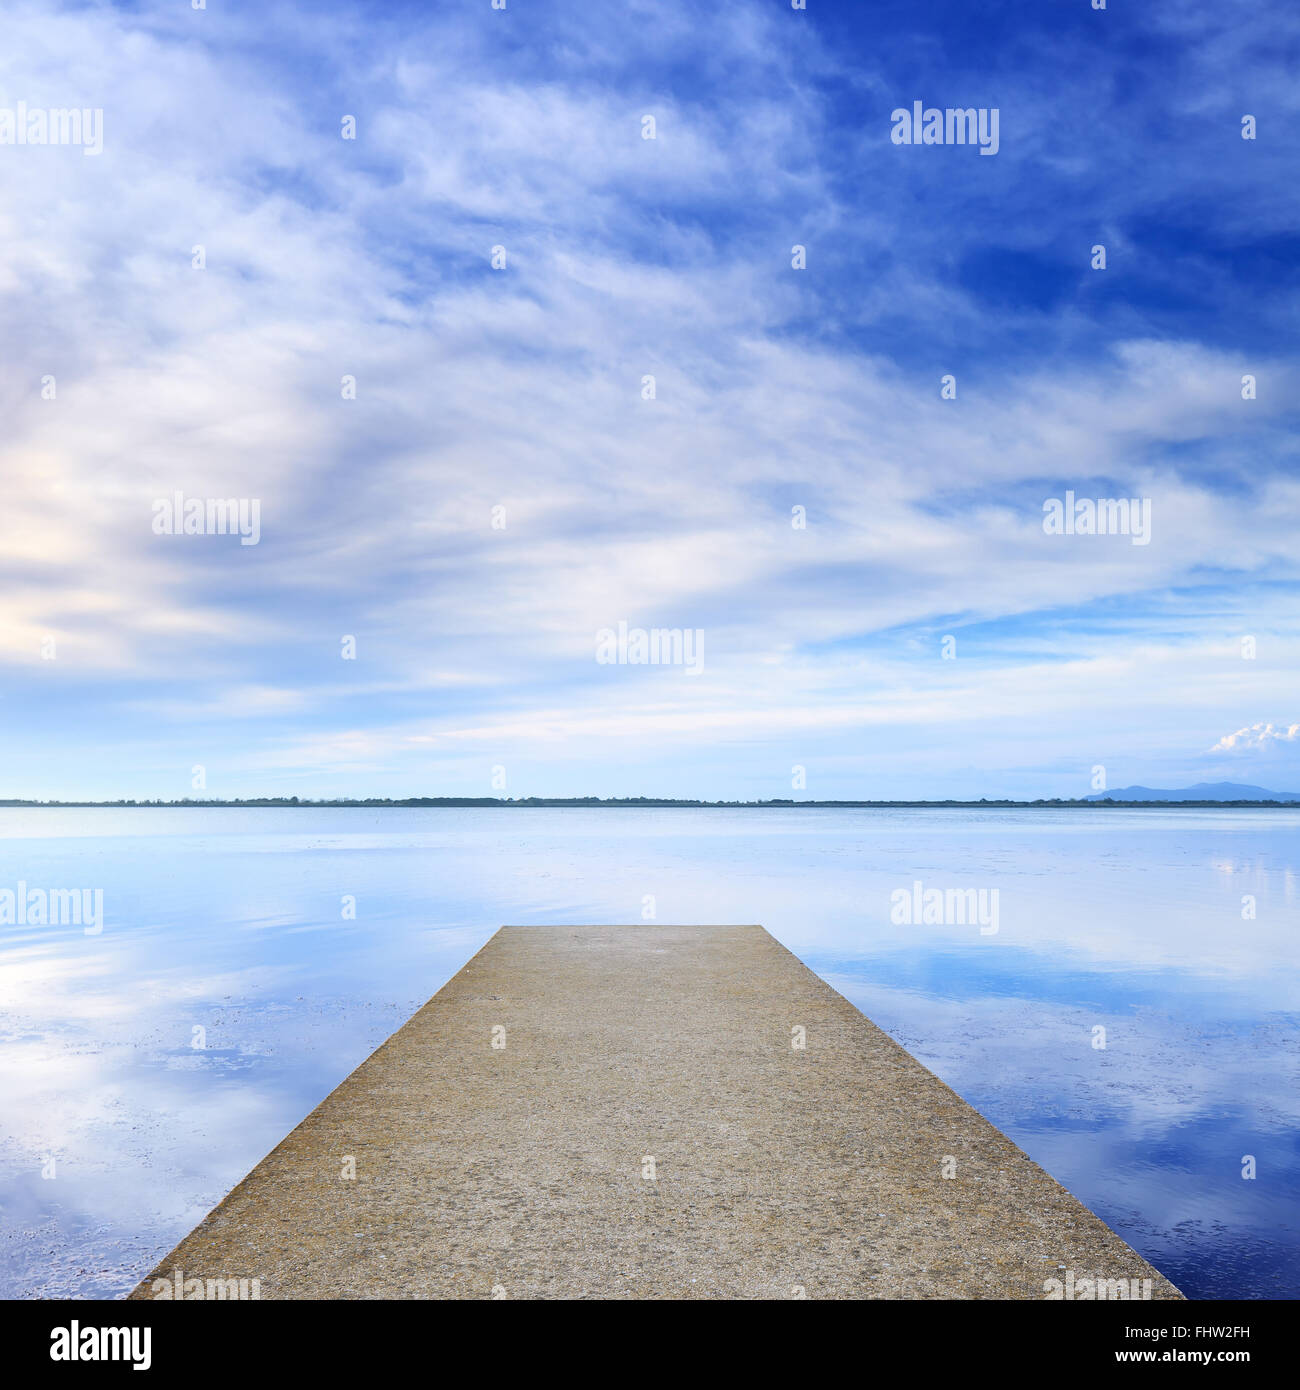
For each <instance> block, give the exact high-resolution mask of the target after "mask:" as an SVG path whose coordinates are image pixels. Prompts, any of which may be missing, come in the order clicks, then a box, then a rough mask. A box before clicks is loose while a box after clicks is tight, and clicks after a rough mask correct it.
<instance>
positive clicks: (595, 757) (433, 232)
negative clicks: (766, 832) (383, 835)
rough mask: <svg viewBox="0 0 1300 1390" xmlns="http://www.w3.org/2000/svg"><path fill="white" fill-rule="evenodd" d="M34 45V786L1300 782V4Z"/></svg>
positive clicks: (521, 790)
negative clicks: (917, 107)
mask: <svg viewBox="0 0 1300 1390" xmlns="http://www.w3.org/2000/svg"><path fill="white" fill-rule="evenodd" d="M5 40H6V41H5V43H4V45H3V48H0V180H3V185H2V186H3V189H4V196H3V198H2V199H0V248H2V249H0V322H2V323H3V326H4V331H3V333H2V334H0V418H2V419H3V428H2V429H0V484H2V485H3V498H4V512H3V521H2V522H0V528H2V531H3V536H4V544H3V546H0V660H2V661H3V667H4V669H3V671H2V672H0V731H2V742H0V749H2V750H3V757H2V759H0V767H2V768H3V774H4V775H3V778H0V796H13V797H37V798H77V797H87V798H113V797H140V798H144V797H163V798H179V797H186V796H198V795H203V796H211V797H239V796H258V795H283V796H299V797H304V798H306V797H325V796H394V797H399V796H408V795H417V796H418V795H423V796H438V795H452V796H460V795H472V796H488V795H502V796H530V795H538V796H545V795H558V796H563V795H597V796H635V795H647V796H686V797H701V798H723V799H727V798H738V799H748V798H766V797H792V796H793V797H796V798H801V797H808V798H855V797H863V798H910V797H948V796H953V797H981V796H988V797H1000V796H1010V797H1030V798H1032V797H1040V796H1044V797H1050V796H1081V795H1088V794H1090V793H1091V792H1092V791H1094V790H1096V789H1098V787H1099V786H1101V787H1107V788H1116V787H1121V786H1126V785H1129V784H1133V783H1141V784H1145V785H1148V786H1182V785H1186V784H1189V783H1193V782H1197V781H1203V780H1211V781H1216V780H1232V781H1239V782H1248V783H1252V784H1258V785H1263V786H1267V787H1272V788H1274V789H1278V790H1300V723H1298V721H1300V682H1297V679H1296V673H1297V665H1298V663H1300V607H1298V606H1297V596H1298V595H1300V448H1298V446H1297V434H1296V426H1297V423H1298V421H1300V390H1297V368H1298V366H1300V361H1298V354H1297V348H1296V342H1297V335H1296V328H1297V306H1298V305H1300V294H1298V290H1300V215H1298V203H1300V190H1298V186H1297V180H1296V170H1297V168H1298V167H1300V133H1298V132H1300V124H1298V120H1300V83H1297V82H1296V80H1295V74H1296V67H1297V61H1298V59H1300V11H1297V10H1295V9H1294V8H1292V7H1287V6H1283V5H1272V6H1264V7H1260V6H1258V5H1256V4H1255V3H1253V0H1219V2H1218V3H1213V4H1210V3H1203V2H1202V3H1195V4H1192V3H1185V0H1168V3H1153V4H1143V5H1140V6H1138V5H1131V4H1128V3H1113V4H1111V5H1110V7H1109V8H1107V9H1105V10H1100V11H1098V10H1093V9H1092V8H1090V6H1089V4H1088V2H1087V0H1072V3H1052V4H1044V3H1038V2H1037V0H1035V3H1027V2H1026V3H1000V4H996V5H995V4H988V5H983V4H977V5H972V4H970V3H969V0H954V2H953V3H924V0H908V3H883V4H882V3H873V4H872V5H870V6H866V5H855V4H835V3H830V0H808V4H807V8H806V9H803V10H796V9H794V8H793V7H792V6H791V5H789V4H787V3H783V2H782V0H761V2H760V0H752V2H751V0H731V2H730V3H727V4H725V5H701V4H699V3H697V0H689V2H683V3H676V2H675V0H653V3H652V2H651V0H640V3H633V2H628V3H612V4H609V5H601V6H596V5H583V6H575V5H572V4H568V5H564V4H551V3H540V2H539V0H506V6H505V8H504V9H494V8H493V6H492V3H491V0H459V2H458V3H448V4H419V5H403V4H400V3H384V4H376V5H369V4H364V3H360V4H348V5H333V4H325V3H320V4H312V5H306V4H301V3H300V4H297V5H285V4H279V3H269V4H257V5H249V4H236V3H228V2H227V0H208V3H207V4H206V7H205V8H202V9H197V10H196V9H193V8H192V7H187V6H183V5H181V4H179V3H176V0H168V3H140V4H119V5H109V4H74V5H66V6H60V5H55V4H51V3H42V4H30V3H25V0H17V3H15V4H13V5H11V6H8V7H7V9H6V18H5ZM914 102H920V103H922V109H923V111H924V109H926V108H931V107H933V108H938V109H940V110H944V109H946V108H949V107H951V108H954V109H956V108H961V109H965V108H975V109H976V110H977V111H978V110H981V109H982V110H983V111H984V112H985V113H986V115H987V114H988V113H992V112H994V111H996V112H997V120H998V140H997V147H996V153H992V152H990V153H988V154H985V153H983V152H982V150H981V148H980V147H979V146H977V145H976V146H973V145H971V144H955V143H951V144H950V143H929V144H923V143H899V142H898V140H897V136H898V134H899V130H900V122H899V120H898V119H897V118H896V117H895V115H894V113H895V112H906V113H909V114H910V112H911V110H912V108H913V103H914ZM20 104H22V105H21V106H20ZM74 107H75V108H77V109H79V110H85V111H87V112H91V113H94V112H102V123H101V124H100V125H99V126H98V131H99V138H100V139H101V140H102V148H101V149H99V150H95V149H94V148H93V145H94V143H96V142H95V141H94V140H92V139H91V137H90V134H89V132H90V131H91V130H92V129H95V128H96V127H95V118H94V117H93V115H92V116H91V117H88V118H87V120H86V122H85V135H84V139H83V142H82V143H81V144H80V145H77V144H72V143H63V144H52V143H46V144H39V143H30V142H29V143H22V144H20V143H18V142H17V136H16V135H13V136H12V138H11V139H9V140H7V141H6V140H5V127H4V119H5V117H4V113H5V111H11V112H13V113H14V116H13V124H12V126H11V130H12V131H16V130H17V129H18V126H19V124H20V112H21V113H30V112H31V111H33V110H37V111H44V110H54V109H67V108H74ZM1247 116H1250V117H1253V131H1252V132H1251V133H1253V136H1254V138H1252V139H1244V138H1243V130H1244V129H1246V127H1244V126H1243V118H1244V117H1247ZM27 118H28V119H30V115H28V117H27ZM647 118H653V119H652V122H651V121H650V120H648V119H647ZM650 137H653V138H650ZM1097 247H1104V248H1105V266H1104V268H1095V266H1094V262H1095V261H1096V260H1097V253H1096V251H1095V249H1094V248H1097ZM796 248H803V249H802V252H799V251H797V250H796ZM796 262H802V264H801V265H796ZM1247 379H1250V381H1251V382H1253V388H1252V387H1251V386H1248V385H1246V384H1244V383H1245V382H1246V380H1247ZM178 493H179V494H180V495H181V498H182V513H183V511H184V507H183V503H184V499H197V501H198V503H199V505H200V511H201V513H202V525H203V527H205V528H206V527H207V526H208V516H207V508H206V503H207V499H234V500H235V501H237V502H238V501H239V500H241V499H242V500H243V502H244V504H245V507H246V513H245V515H246V518H247V519H248V521H249V526H248V527H246V528H245V529H246V531H249V534H247V535H245V536H240V535H239V534H219V533H218V534H210V533H204V534H167V531H166V526H167V513H168V509H169V508H170V507H172V506H173V505H174V499H175V497H176V494H178ZM1067 494H1072V495H1073V499H1074V500H1075V504H1076V505H1077V503H1078V499H1086V500H1089V501H1096V500H1103V501H1104V500H1118V499H1131V502H1132V511H1131V516H1132V518H1133V519H1134V526H1133V527H1132V528H1130V534H1122V533H1121V534H1077V533H1076V534H1068V533H1067V534H1060V533H1053V532H1051V531H1049V530H1048V529H1047V524H1048V514H1047V513H1046V512H1045V509H1044V504H1045V503H1050V501H1051V499H1058V500H1059V501H1060V503H1061V504H1062V506H1064V505H1065V503H1066V500H1067ZM254 501H255V502H256V504H257V508H256V512H255V513H254V512H253V511H252V510H251V508H252V504H253V502H254ZM1116 515H1118V513H1117V512H1114V513H1112V521H1113V520H1114V517H1115V516H1116ZM254 516H256V521H257V525H256V543H255V544H253V543H250V544H244V543H243V542H244V541H245V540H249V541H251V540H253V539H254V536H253V534H252V520H253V517H254ZM1139 518H1145V521H1144V522H1143V523H1142V527H1143V528H1145V530H1144V534H1133V533H1132V531H1133V530H1134V529H1141V528H1139V527H1138V519H1139ZM160 528H162V529H161V530H160ZM213 529H216V528H215V527H214V528H213ZM620 624H624V625H626V631H627V632H628V633H629V634H630V635H629V638H628V645H626V646H625V647H624V649H623V654H624V655H626V656H629V657H631V658H634V659H632V660H628V661H618V660H614V661H608V660H602V659H600V658H601V657H602V655H603V656H606V657H607V656H609V655H610V654H611V652H613V653H614V654H616V655H617V654H618V646H617V641H616V640H615V641H614V642H613V643H612V644H611V638H610V634H611V633H613V634H617V633H618V631H619V626H620ZM654 629H670V630H672V629H675V630H680V631H681V632H682V633H683V634H686V635H687V637H688V639H689V640H688V641H687V642H686V643H685V644H684V645H679V647H678V648H676V649H674V648H673V646H672V644H671V643H669V642H665V643H664V644H663V651H661V652H658V653H656V654H658V655H661V656H667V657H668V658H669V659H667V660H664V661H659V662H655V663H639V662H637V661H636V660H635V657H637V656H638V655H639V654H641V652H640V649H639V648H638V646H637V636H636V634H637V633H638V631H641V632H645V633H647V634H648V633H649V632H651V631H652V630H654ZM674 657H676V658H677V659H676V660H674V659H672V658H674ZM1099 778H1100V779H1101V780H1100V782H1099V780H1098V779H1099Z"/></svg>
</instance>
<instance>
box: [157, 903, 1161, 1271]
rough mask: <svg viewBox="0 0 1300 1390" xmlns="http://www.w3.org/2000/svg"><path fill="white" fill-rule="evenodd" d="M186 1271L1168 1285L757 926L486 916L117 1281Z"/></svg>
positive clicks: (1000, 1136) (934, 1078)
mask: <svg viewBox="0 0 1300 1390" xmlns="http://www.w3.org/2000/svg"><path fill="white" fill-rule="evenodd" d="M494 1044H495V1045H494ZM353 1169H354V1170H355V1177H351V1176H345V1174H347V1173H349V1172H350V1171H352V1170H353ZM945 1172H947V1173H951V1174H952V1176H948V1177H946V1176H945ZM178 1270H179V1271H180V1274H179V1275H177V1274H176V1271H178ZM196 1279H198V1280H204V1281H207V1280H213V1281H218V1280H219V1281H222V1287H225V1288H228V1289H233V1287H234V1286H232V1285H229V1284H226V1283H225V1281H229V1280H240V1279H246V1280H250V1281H251V1280H253V1279H256V1280H257V1281H258V1286H259V1291H260V1296H261V1297H263V1298H492V1297H496V1298H780V1299H787V1298H799V1297H808V1298H909V1299H912V1298H1017V1299H1042V1298H1045V1297H1047V1296H1048V1293H1049V1292H1052V1289H1051V1287H1050V1286H1049V1285H1047V1284H1046V1283H1045V1281H1048V1280H1050V1279H1058V1280H1060V1282H1061V1285H1062V1287H1063V1288H1065V1289H1068V1291H1069V1292H1068V1294H1067V1296H1073V1297H1074V1298H1076V1299H1077V1298H1080V1297H1087V1296H1088V1293H1089V1292H1090V1291H1092V1290H1095V1289H1097V1286H1096V1285H1095V1284H1089V1283H1088V1282H1087V1281H1089V1280H1104V1281H1106V1283H1105V1284H1104V1285H1102V1286H1101V1296H1103V1297H1112V1298H1113V1297H1117V1296H1125V1295H1130V1294H1131V1295H1132V1296H1135V1297H1139V1298H1140V1297H1142V1296H1143V1293H1144V1286H1143V1284H1142V1282H1141V1281H1144V1280H1150V1292H1149V1294H1148V1295H1147V1296H1149V1297H1151V1298H1178V1297H1181V1295H1180V1294H1179V1293H1178V1291H1177V1290H1176V1289H1175V1288H1174V1287H1173V1285H1172V1284H1170V1283H1169V1282H1168V1280H1166V1279H1165V1278H1163V1276H1161V1275H1160V1274H1159V1273H1158V1272H1157V1271H1156V1270H1155V1269H1154V1268H1153V1267H1152V1266H1151V1265H1149V1264H1147V1262H1146V1261H1145V1260H1143V1259H1141V1258H1140V1257H1139V1256H1138V1255H1137V1254H1136V1253H1135V1252H1134V1251H1133V1250H1131V1249H1130V1248H1129V1247H1128V1246H1127V1245H1125V1243H1124V1242H1123V1241H1122V1240H1121V1239H1120V1238H1119V1237H1118V1236H1117V1235H1116V1234H1115V1233H1114V1232H1113V1231H1111V1230H1110V1229H1109V1227H1107V1226H1106V1225H1105V1224H1104V1223H1103V1222H1101V1221H1100V1220H1098V1218H1097V1217H1096V1216H1094V1215H1093V1214H1092V1213H1091V1212H1089V1211H1088V1210H1087V1208H1085V1207H1084V1206H1083V1205H1081V1204H1080V1203H1079V1202H1078V1201H1076V1200H1075V1198H1073V1197H1072V1196H1071V1195H1070V1194H1069V1193H1068V1192H1066V1191H1065V1189H1064V1188H1062V1187H1061V1186H1060V1185H1059V1184H1058V1183H1056V1182H1055V1181H1054V1180H1053V1179H1052V1178H1051V1177H1049V1176H1048V1175H1047V1174H1046V1173H1045V1172H1044V1171H1043V1170H1042V1169H1041V1168H1039V1167H1038V1166H1037V1165H1036V1164H1034V1163H1033V1162H1031V1161H1030V1160H1029V1159H1028V1158H1027V1157H1026V1156H1025V1155H1024V1154H1023V1153H1022V1152H1021V1151H1020V1150H1019V1149H1018V1148H1016V1146H1015V1145H1014V1144H1013V1143H1012V1142H1011V1141H1010V1140H1009V1139H1008V1138H1006V1136H1005V1135H1003V1134H1001V1133H1000V1132H999V1131H998V1130H996V1129H995V1128H994V1127H993V1126H992V1125H991V1124H989V1123H988V1122H987V1121H986V1120H984V1119H983V1118H982V1117H981V1116H980V1115H978V1114H977V1113H976V1112H975V1111H974V1110H972V1109H971V1107H970V1106H969V1105H967V1104H966V1103H965V1101H963V1100H961V1099H960V1098H959V1097H958V1096H957V1095H956V1094H955V1093H954V1092H953V1091H951V1090H949V1088H948V1087H947V1086H945V1085H944V1084H943V1083H942V1082H941V1081H940V1080H939V1079H938V1078H937V1077H935V1076H934V1075H932V1074H931V1073H930V1072H928V1071H927V1070H926V1069H925V1068H924V1067H922V1066H921V1064H920V1063H919V1062H917V1061H916V1060H915V1059H914V1058H913V1057H911V1056H910V1055H909V1054H908V1053H907V1052H905V1051H904V1050H903V1049H902V1048H901V1047H899V1046H898V1045H897V1044H896V1043H895V1042H893V1041H892V1040H891V1039H890V1038H889V1037H887V1036H886V1035H885V1034H884V1033H882V1032H881V1031H880V1030H879V1029H878V1028H877V1027H875V1025H874V1024H872V1023H871V1022H870V1021H869V1020H868V1019H866V1018H864V1017H863V1015H862V1014H861V1013H859V1012H858V1010H857V1009H855V1008H854V1007H853V1006H852V1005H851V1004H850V1003H849V1002H848V1001H847V1000H846V999H844V998H843V997H842V996H841V995H839V994H837V993H836V992H835V991H834V990H832V989H831V988H830V987H829V986H828V985H826V984H825V983H823V981H821V980H820V979H818V978H817V976H816V975H814V974H813V973H812V972H811V971H810V970H808V969H807V968H806V967H805V966H804V965H802V964H801V963H800V962H799V961H798V960H797V959H796V958H795V957H794V956H793V955H791V954H790V953H789V952H788V951H787V950H786V949H785V948H784V947H783V946H781V945H779V944H778V943H777V942H776V941H775V940H774V939H773V938H772V937H771V936H769V935H768V933H767V932H765V931H764V930H763V929H762V928H761V927H756V926H739V927H674V926H654V925H644V926H625V927H620V926H610V927H503V928H502V929H501V930H500V931H499V932H498V933H497V934H496V935H495V936H494V937H492V939H491V940H490V941H489V942H488V944H487V945H486V946H485V947H484V948H483V949H482V950H481V951H480V952H479V953H478V954H477V955H476V956H475V957H474V958H473V959H472V960H471V961H470V962H469V964H468V965H466V966H465V968H464V969H463V970H461V971H460V973H459V974H457V975H456V976H455V977H454V978H453V979H451V980H450V981H448V983H447V984H446V985H445V986H444V987H443V988H442V989H441V990H439V992H438V993H437V994H436V995H435V996H434V997H433V999H431V1000H430V1001H429V1003H428V1004H426V1005H425V1006H424V1007H423V1008H422V1009H421V1010H420V1011H419V1012H418V1013H417V1014H415V1015H414V1017H413V1018H411V1020H410V1021H409V1022H408V1023H407V1024H406V1025H405V1026H404V1027H402V1028H400V1029H399V1030H398V1031H397V1032H396V1033H395V1034H394V1035H393V1036H392V1037H391V1038H390V1039H389V1040H388V1041H387V1042H386V1043H385V1044H384V1045H383V1046H382V1047H380V1048H379V1049H378V1051H376V1052H375V1053H374V1054H373V1055H372V1056H370V1057H369V1058H368V1059H367V1060H366V1061H365V1062H363V1063H362V1064H361V1066H359V1067H358V1068H357V1069H356V1071H354V1072H353V1073H352V1075H351V1076H349V1077H348V1078H347V1079H346V1080H345V1081H344V1082H343V1083H342V1084H341V1085H340V1086H339V1087H338V1088H337V1089H336V1090H335V1091H333V1092H332V1093H331V1094H330V1095H329V1096H327V1097H326V1099H325V1100H324V1101H322V1103H321V1104H320V1105H319V1106H318V1107H317V1108H316V1109H315V1110H314V1111H312V1113H311V1114H310V1115H309V1116H308V1117H307V1118H306V1119H305V1120H304V1121H303V1122H302V1124H300V1125H299V1126H298V1127H297V1128H296V1129H295V1130H294V1131H293V1132H292V1133H291V1134H290V1135H289V1136H288V1137H287V1138H286V1139H285V1140H284V1141H283V1142H282V1143H281V1144H280V1145H279V1147H278V1148H276V1149H275V1150H274V1151H273V1152H272V1153H270V1154H269V1155H268V1156H267V1157H266V1158H264V1159H263V1160H262V1162H261V1163H259V1164H258V1165H257V1167H256V1168H254V1169H253V1171H252V1172H251V1173H250V1174H249V1175H248V1176H247V1177H246V1178H245V1179H244V1180H243V1182H241V1183H240V1184H239V1185H238V1187H236V1188H235V1189H234V1191H233V1192H231V1193H230V1195H229V1196H228V1197H227V1198H226V1199H225V1201H223V1202H222V1203H221V1205H220V1206H218V1207H217V1208H216V1209H215V1210H214V1211H213V1212H212V1213H211V1214H210V1215H209V1216H208V1217H207V1218H206V1219H205V1220H204V1221H203V1222H202V1223H201V1224H200V1225H199V1226H198V1227H196V1229H195V1230H194V1231H193V1232H191V1234H190V1235H188V1236H187V1237H186V1238H185V1239H184V1240H183V1241H182V1242H181V1243H180V1245H178V1246H177V1247H176V1249H175V1250H174V1251H172V1253H171V1254H170V1255H168V1256H167V1258H166V1259H164V1260H163V1261H162V1262H161V1263H160V1264H159V1265H158V1267H157V1269H156V1270H154V1272H153V1273H152V1274H151V1275H150V1276H149V1277H148V1278H147V1279H146V1280H144V1282H143V1283H141V1285H140V1286H139V1287H138V1288H137V1289H136V1290H135V1292H134V1293H133V1294H132V1295H131V1296H132V1297H133V1298H150V1297H153V1296H155V1293H156V1292H157V1293H159V1294H161V1292H162V1290H161V1286H159V1288H158V1289H157V1290H155V1285H154V1281H155V1280H165V1281H166V1283H167V1286H168V1289H167V1293H168V1295H170V1296H174V1291H175V1290H176V1289H177V1288H178V1287H184V1281H191V1280H196ZM1116 1281H1123V1284H1122V1285H1120V1284H1117V1283H1116ZM1130 1281H1137V1282H1136V1283H1130ZM189 1287H190V1289H191V1292H190V1295H189V1296H190V1297H197V1296H199V1293H200V1286H199V1285H194V1284H191V1285H190V1286H189ZM203 1288H204V1289H206V1283H205V1285H204V1286H203ZM208 1296H214V1295H213V1294H212V1293H211V1291H208Z"/></svg>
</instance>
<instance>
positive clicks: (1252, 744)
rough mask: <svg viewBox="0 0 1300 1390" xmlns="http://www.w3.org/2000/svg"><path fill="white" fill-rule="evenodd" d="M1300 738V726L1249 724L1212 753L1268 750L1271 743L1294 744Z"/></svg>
mask: <svg viewBox="0 0 1300 1390" xmlns="http://www.w3.org/2000/svg"><path fill="white" fill-rule="evenodd" d="M1297 738H1300V724H1274V723H1273V722H1272V721H1271V720H1270V721H1269V722H1268V723H1267V724H1263V723H1257V724H1247V725H1246V727H1245V728H1244V729H1238V730H1237V732H1236V733H1235V734H1224V736H1223V737H1222V738H1221V739H1220V740H1219V741H1218V743H1216V744H1215V745H1214V747H1213V748H1211V749H1210V752H1211V753H1225V752H1228V751H1230V750H1231V749H1234V748H1266V747H1267V746H1268V745H1269V744H1270V743H1294V742H1295V740H1296V739H1297Z"/></svg>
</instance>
